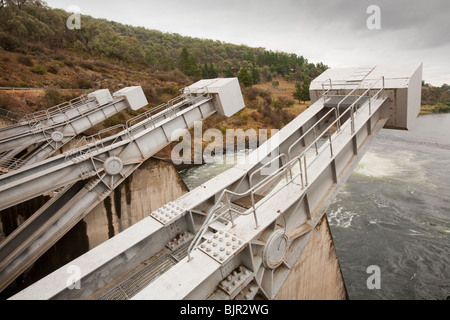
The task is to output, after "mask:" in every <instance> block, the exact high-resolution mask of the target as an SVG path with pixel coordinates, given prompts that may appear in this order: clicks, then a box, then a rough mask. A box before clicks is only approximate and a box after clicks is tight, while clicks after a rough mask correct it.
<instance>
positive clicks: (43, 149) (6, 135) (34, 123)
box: [0, 88, 144, 173]
mask: <svg viewBox="0 0 450 320" xmlns="http://www.w3.org/2000/svg"><path fill="white" fill-rule="evenodd" d="M125 89H127V88H125ZM141 90H142V89H141ZM142 95H143V93H142ZM143 106H144V105H142V104H141V105H139V106H134V105H133V106H132V105H130V104H129V103H128V100H127V99H126V97H124V96H120V95H119V94H117V93H115V94H114V97H112V96H111V94H110V92H109V90H106V89H104V90H98V91H95V92H93V93H91V94H89V95H83V96H81V97H78V98H76V99H73V100H71V101H68V102H65V103H63V104H60V105H57V106H54V107H52V108H50V109H47V110H45V111H41V112H36V113H32V114H28V115H26V116H24V117H23V118H22V119H21V120H19V121H18V123H17V124H15V125H13V126H9V127H6V128H2V129H0V167H1V171H2V172H1V173H8V172H10V171H12V170H17V169H19V168H20V167H22V166H25V165H30V164H33V163H36V162H39V161H41V160H44V159H46V158H48V157H50V156H52V155H54V154H55V153H56V151H58V150H59V149H60V148H61V147H62V146H64V145H66V144H67V143H68V142H69V141H71V140H72V139H73V138H75V137H76V136H77V135H79V134H81V133H83V132H84V131H86V130H87V129H89V128H92V127H93V126H95V125H97V124H99V123H101V122H103V121H104V120H106V119H108V118H109V117H111V116H113V115H115V114H117V113H118V112H120V111H122V110H125V109H126V108H130V109H134V110H137V109H139V108H140V107H143ZM8 115H9V114H8Z"/></svg>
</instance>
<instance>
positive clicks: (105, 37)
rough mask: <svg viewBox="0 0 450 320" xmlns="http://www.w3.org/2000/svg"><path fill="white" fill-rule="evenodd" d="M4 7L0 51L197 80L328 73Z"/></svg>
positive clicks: (33, 7)
mask: <svg viewBox="0 0 450 320" xmlns="http://www.w3.org/2000/svg"><path fill="white" fill-rule="evenodd" d="M1 3H2V5H1V9H0V47H1V48H3V49H4V50H7V51H13V52H19V53H24V54H39V53H42V52H43V51H44V49H50V50H57V49H68V50H70V51H72V52H74V53H77V54H81V55H87V56H89V57H92V58H95V59H101V60H104V61H105V62H114V63H120V64H122V65H126V66H128V67H134V68H142V67H144V68H145V67H148V68H149V70H155V69H152V68H157V70H159V71H168V70H175V69H179V70H181V71H182V72H184V73H185V74H186V75H188V76H194V77H205V76H208V75H218V76H237V75H238V73H239V71H240V70H241V69H242V68H247V69H248V70H249V72H250V74H251V75H252V81H253V83H258V82H259V81H261V79H265V80H269V81H270V80H272V77H274V76H282V77H286V79H290V80H297V81H303V80H310V79H312V78H315V77H316V76H318V75H319V74H320V73H321V72H323V71H324V70H325V69H326V66H325V65H323V64H322V63H319V64H313V63H309V62H308V60H307V59H305V58H304V57H302V56H297V55H296V54H288V53H283V52H271V51H266V50H265V49H263V48H250V47H247V46H244V45H233V44H228V43H223V42H221V41H213V40H205V39H198V38H190V37H183V36H181V35H178V34H170V33H163V32H160V31H156V30H148V29H145V28H142V27H132V26H128V25H123V24H120V23H116V22H112V21H106V20H103V19H95V18H92V17H90V16H85V15H82V20H81V29H79V30H77V29H74V30H70V29H68V28H67V27H66V21H67V19H68V18H69V16H70V15H71V14H69V13H67V12H65V11H63V10H58V9H51V8H49V7H48V6H47V5H46V4H45V2H44V1H41V0H3V1H2V2H1ZM47 71H49V70H47Z"/></svg>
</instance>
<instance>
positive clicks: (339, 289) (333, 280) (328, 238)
mask: <svg viewBox="0 0 450 320" xmlns="http://www.w3.org/2000/svg"><path fill="white" fill-rule="evenodd" d="M276 299H277V300H347V299H348V295H347V290H346V288H345V283H344V277H343V276H342V272H341V268H340V265H339V260H338V257H337V254H336V248H335V246H334V242H333V237H332V235H331V231H330V227H329V225H328V220H327V217H326V216H324V217H323V218H322V220H321V221H320V222H319V224H318V225H317V226H316V228H315V229H314V231H313V234H312V235H311V238H310V239H309V241H308V244H307V245H306V247H305V249H304V251H303V252H302V254H301V256H300V258H299V260H298V261H297V263H296V265H295V266H294V268H293V269H292V270H291V273H290V274H289V276H288V278H287V280H286V282H285V284H284V286H283V287H282V288H281V289H280V291H279V292H278V295H277V297H276Z"/></svg>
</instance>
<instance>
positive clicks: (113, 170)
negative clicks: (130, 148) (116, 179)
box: [104, 157, 123, 176]
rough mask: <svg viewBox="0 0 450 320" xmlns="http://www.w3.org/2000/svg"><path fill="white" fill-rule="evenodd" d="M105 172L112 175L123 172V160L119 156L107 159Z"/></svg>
mask: <svg viewBox="0 0 450 320" xmlns="http://www.w3.org/2000/svg"><path fill="white" fill-rule="evenodd" d="M104 168H105V172H106V173H107V174H109V175H111V176H115V175H117V174H119V173H120V172H122V169H123V162H122V160H121V159H120V158H118V157H111V158H108V159H106V161H105V164H104Z"/></svg>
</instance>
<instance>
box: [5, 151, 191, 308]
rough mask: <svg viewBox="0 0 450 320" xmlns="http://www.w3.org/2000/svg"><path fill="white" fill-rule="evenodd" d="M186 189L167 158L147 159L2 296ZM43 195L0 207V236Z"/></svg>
mask: <svg viewBox="0 0 450 320" xmlns="http://www.w3.org/2000/svg"><path fill="white" fill-rule="evenodd" d="M186 192H188V188H187V187H186V185H185V184H184V182H183V180H182V179H181V178H180V177H179V175H178V172H177V171H176V169H175V168H174V167H173V165H172V164H171V163H168V162H165V161H162V160H156V159H152V158H151V159H149V160H147V161H146V162H145V163H143V164H142V165H141V167H140V168H139V169H138V170H137V171H135V172H134V173H133V174H132V175H131V176H130V177H129V178H128V179H127V180H126V181H124V183H122V184H121V185H120V186H119V187H118V188H116V190H114V191H113V192H112V193H111V195H110V196H109V197H107V198H106V199H105V200H104V201H103V202H102V203H101V204H99V205H98V206H97V207H96V208H95V209H94V210H92V211H91V212H90V213H89V214H88V215H87V216H86V217H85V218H84V219H83V220H82V221H80V222H79V223H78V224H77V225H76V226H75V227H74V228H72V230H70V231H69V233H67V234H66V235H65V236H64V237H63V238H61V239H60V240H59V241H58V242H57V243H56V244H55V245H54V246H53V247H52V248H50V249H49V250H48V251H47V252H46V253H45V254H44V255H43V256H42V257H41V258H39V259H38V260H37V261H36V262H35V264H34V265H33V266H32V267H31V268H30V269H29V270H27V271H26V272H25V273H24V274H22V275H21V276H20V277H19V278H18V279H17V280H16V281H15V282H14V283H12V284H11V285H10V286H9V287H8V288H7V289H5V290H4V291H3V292H1V293H0V299H4V298H8V297H10V296H12V295H13V294H15V293H17V292H19V291H21V290H22V289H23V288H25V287H27V286H29V285H31V284H32V283H34V282H36V281H38V280H39V279H41V278H43V277H45V276H46V275H48V274H50V273H51V272H53V271H54V270H56V269H58V268H60V267H62V266H64V265H66V264H67V263H69V262H70V261H72V260H74V259H76V258H77V257H79V256H80V255H82V254H84V253H86V252H87V251H89V250H91V249H92V248H94V247H96V246H98V245H99V244H101V243H102V242H104V241H106V240H108V239H110V238H112V237H113V236H114V235H117V234H118V233H120V232H122V231H123V230H125V229H127V228H128V227H130V226H132V225H133V224H135V223H137V222H139V221H140V220H142V219H143V218H145V217H146V216H147V215H149V214H150V213H151V212H152V211H154V210H156V209H158V208H160V207H162V206H163V205H164V204H166V203H168V202H170V201H173V200H175V199H177V198H179V197H180V196H181V195H183V194H184V193H186ZM46 200H48V197H38V198H36V199H33V200H30V201H28V202H25V203H22V204H20V205H18V206H15V207H12V208H9V209H7V210H5V211H4V212H1V218H2V219H1V224H0V241H1V239H4V238H5V236H7V235H8V234H10V233H11V232H12V231H14V230H15V229H16V228H17V227H18V226H19V225H20V224H22V223H23V222H24V221H25V220H26V219H27V218H28V217H29V216H31V215H32V214H33V213H34V212H36V211H37V210H38V209H39V208H40V207H41V206H42V205H43V204H44V203H45V201H46Z"/></svg>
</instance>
